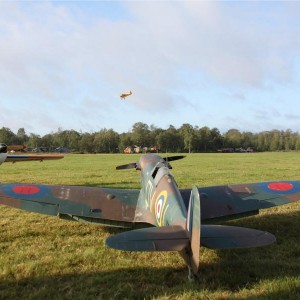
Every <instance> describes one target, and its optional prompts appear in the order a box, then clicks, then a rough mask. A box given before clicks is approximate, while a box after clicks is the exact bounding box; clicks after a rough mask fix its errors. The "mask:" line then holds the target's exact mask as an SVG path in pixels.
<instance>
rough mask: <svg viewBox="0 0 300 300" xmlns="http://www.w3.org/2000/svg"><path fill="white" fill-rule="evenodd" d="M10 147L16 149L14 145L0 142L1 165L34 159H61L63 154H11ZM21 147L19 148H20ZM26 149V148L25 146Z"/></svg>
mask: <svg viewBox="0 0 300 300" xmlns="http://www.w3.org/2000/svg"><path fill="white" fill-rule="evenodd" d="M8 149H14V147H12V146H7V145H6V144H3V143H0V165H1V164H2V163H4V162H12V163H15V162H18V161H32V160H39V161H43V160H53V159H61V158H63V156H62V155H9V154H8V152H7V151H8ZM18 149H19V148H18ZM23 149H24V148H23Z"/></svg>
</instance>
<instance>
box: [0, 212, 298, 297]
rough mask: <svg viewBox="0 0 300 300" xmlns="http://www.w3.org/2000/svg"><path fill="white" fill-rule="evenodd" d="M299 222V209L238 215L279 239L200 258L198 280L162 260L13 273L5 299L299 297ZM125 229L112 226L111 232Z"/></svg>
mask: <svg viewBox="0 0 300 300" xmlns="http://www.w3.org/2000/svg"><path fill="white" fill-rule="evenodd" d="M299 222H300V212H298V211H296V212H295V211H294V212H292V213H290V214H277V215H266V216H262V217H259V218H255V219H254V218H247V219H244V220H240V221H235V222H234V223H233V224H232V225H235V226H245V227H246V226H248V227H252V228H259V229H262V230H267V231H270V232H272V233H274V234H275V235H276V236H277V241H278V242H277V243H275V244H274V245H271V246H269V247H264V248H257V249H241V250H229V251H228V250H222V251H221V250H220V251H217V252H216V253H217V256H218V257H217V259H215V261H214V262H211V263H207V262H202V263H200V273H199V274H200V278H199V281H198V282H194V283H192V282H189V281H188V280H187V268H186V267H185V266H184V263H183V262H182V268H170V267H160V265H161V264H160V262H159V261H157V264H156V265H155V266H154V267H151V268H149V267H143V266H141V267H139V268H132V267H130V266H128V268H120V269H114V270H99V271H98V272H88V271H87V272H81V273H76V274H55V275H46V276H42V277H38V276H32V277H28V278H26V279H21V280H17V279H14V278H13V276H14V275H13V274H11V276H8V278H7V279H5V280H2V281H1V282H0V299H149V298H150V299H152V298H160V297H162V298H177V297H179V298H185V299H199V298H200V299H201V298H207V299H209V298H230V297H236V298H239V297H241V294H239V293H240V292H241V291H244V292H245V291H246V295H247V299H257V298H263V299H284V298H286V299H296V298H297V295H299V294H300V285H299V283H298V284H297V283H295V282H296V280H297V278H298V279H299V269H300V262H299V249H300V245H299V233H298V229H299V226H300V224H299ZM121 231H122V230H120V229H111V234H115V233H118V232H121ZM200 251H201V250H200ZM205 251H206V250H204V251H203V249H202V251H201V254H203V255H205ZM176 255H177V254H176ZM104 259H105V257H104ZM204 261H205V259H204ZM142 263H143V262H141V265H142ZM265 284H266V287H265V288H263V286H264V285H265ZM268 284H269V285H268ZM224 295H225V296H224ZM252 295H253V296H252ZM244 296H245V295H244ZM243 298H245V297H243Z"/></svg>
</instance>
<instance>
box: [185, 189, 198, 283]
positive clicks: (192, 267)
mask: <svg viewBox="0 0 300 300" xmlns="http://www.w3.org/2000/svg"><path fill="white" fill-rule="evenodd" d="M200 229H201V207H200V195H199V191H198V189H197V187H193V188H192V190H191V195H190V202H189V208H188V214H187V220H186V231H187V233H188V235H189V241H190V242H189V244H188V245H187V246H186V247H185V248H184V249H183V250H182V251H181V252H180V254H181V256H182V257H183V259H184V260H185V262H186V264H187V265H188V267H189V278H192V277H193V275H196V274H197V273H198V269H199V260H200V233H201V230H200Z"/></svg>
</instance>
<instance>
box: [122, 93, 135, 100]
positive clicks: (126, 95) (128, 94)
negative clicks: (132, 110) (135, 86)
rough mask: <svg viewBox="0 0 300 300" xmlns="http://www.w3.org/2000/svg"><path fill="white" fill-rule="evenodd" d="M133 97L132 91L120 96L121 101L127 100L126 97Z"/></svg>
mask: <svg viewBox="0 0 300 300" xmlns="http://www.w3.org/2000/svg"><path fill="white" fill-rule="evenodd" d="M130 95H132V92H131V91H130V92H129V93H124V94H121V95H120V98H121V100H125V98H126V97H128V96H130Z"/></svg>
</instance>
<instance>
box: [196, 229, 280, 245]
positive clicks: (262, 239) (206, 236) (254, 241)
mask: <svg viewBox="0 0 300 300" xmlns="http://www.w3.org/2000/svg"><path fill="white" fill-rule="evenodd" d="M275 240H276V238H275V236H274V235H273V234H271V233H269V232H266V231H260V230H256V229H250V228H243V227H235V226H223V225H202V226H201V242H200V243H201V246H204V247H207V248H212V249H234V248H251V247H261V246H267V245H269V244H271V243H273V242H275Z"/></svg>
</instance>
